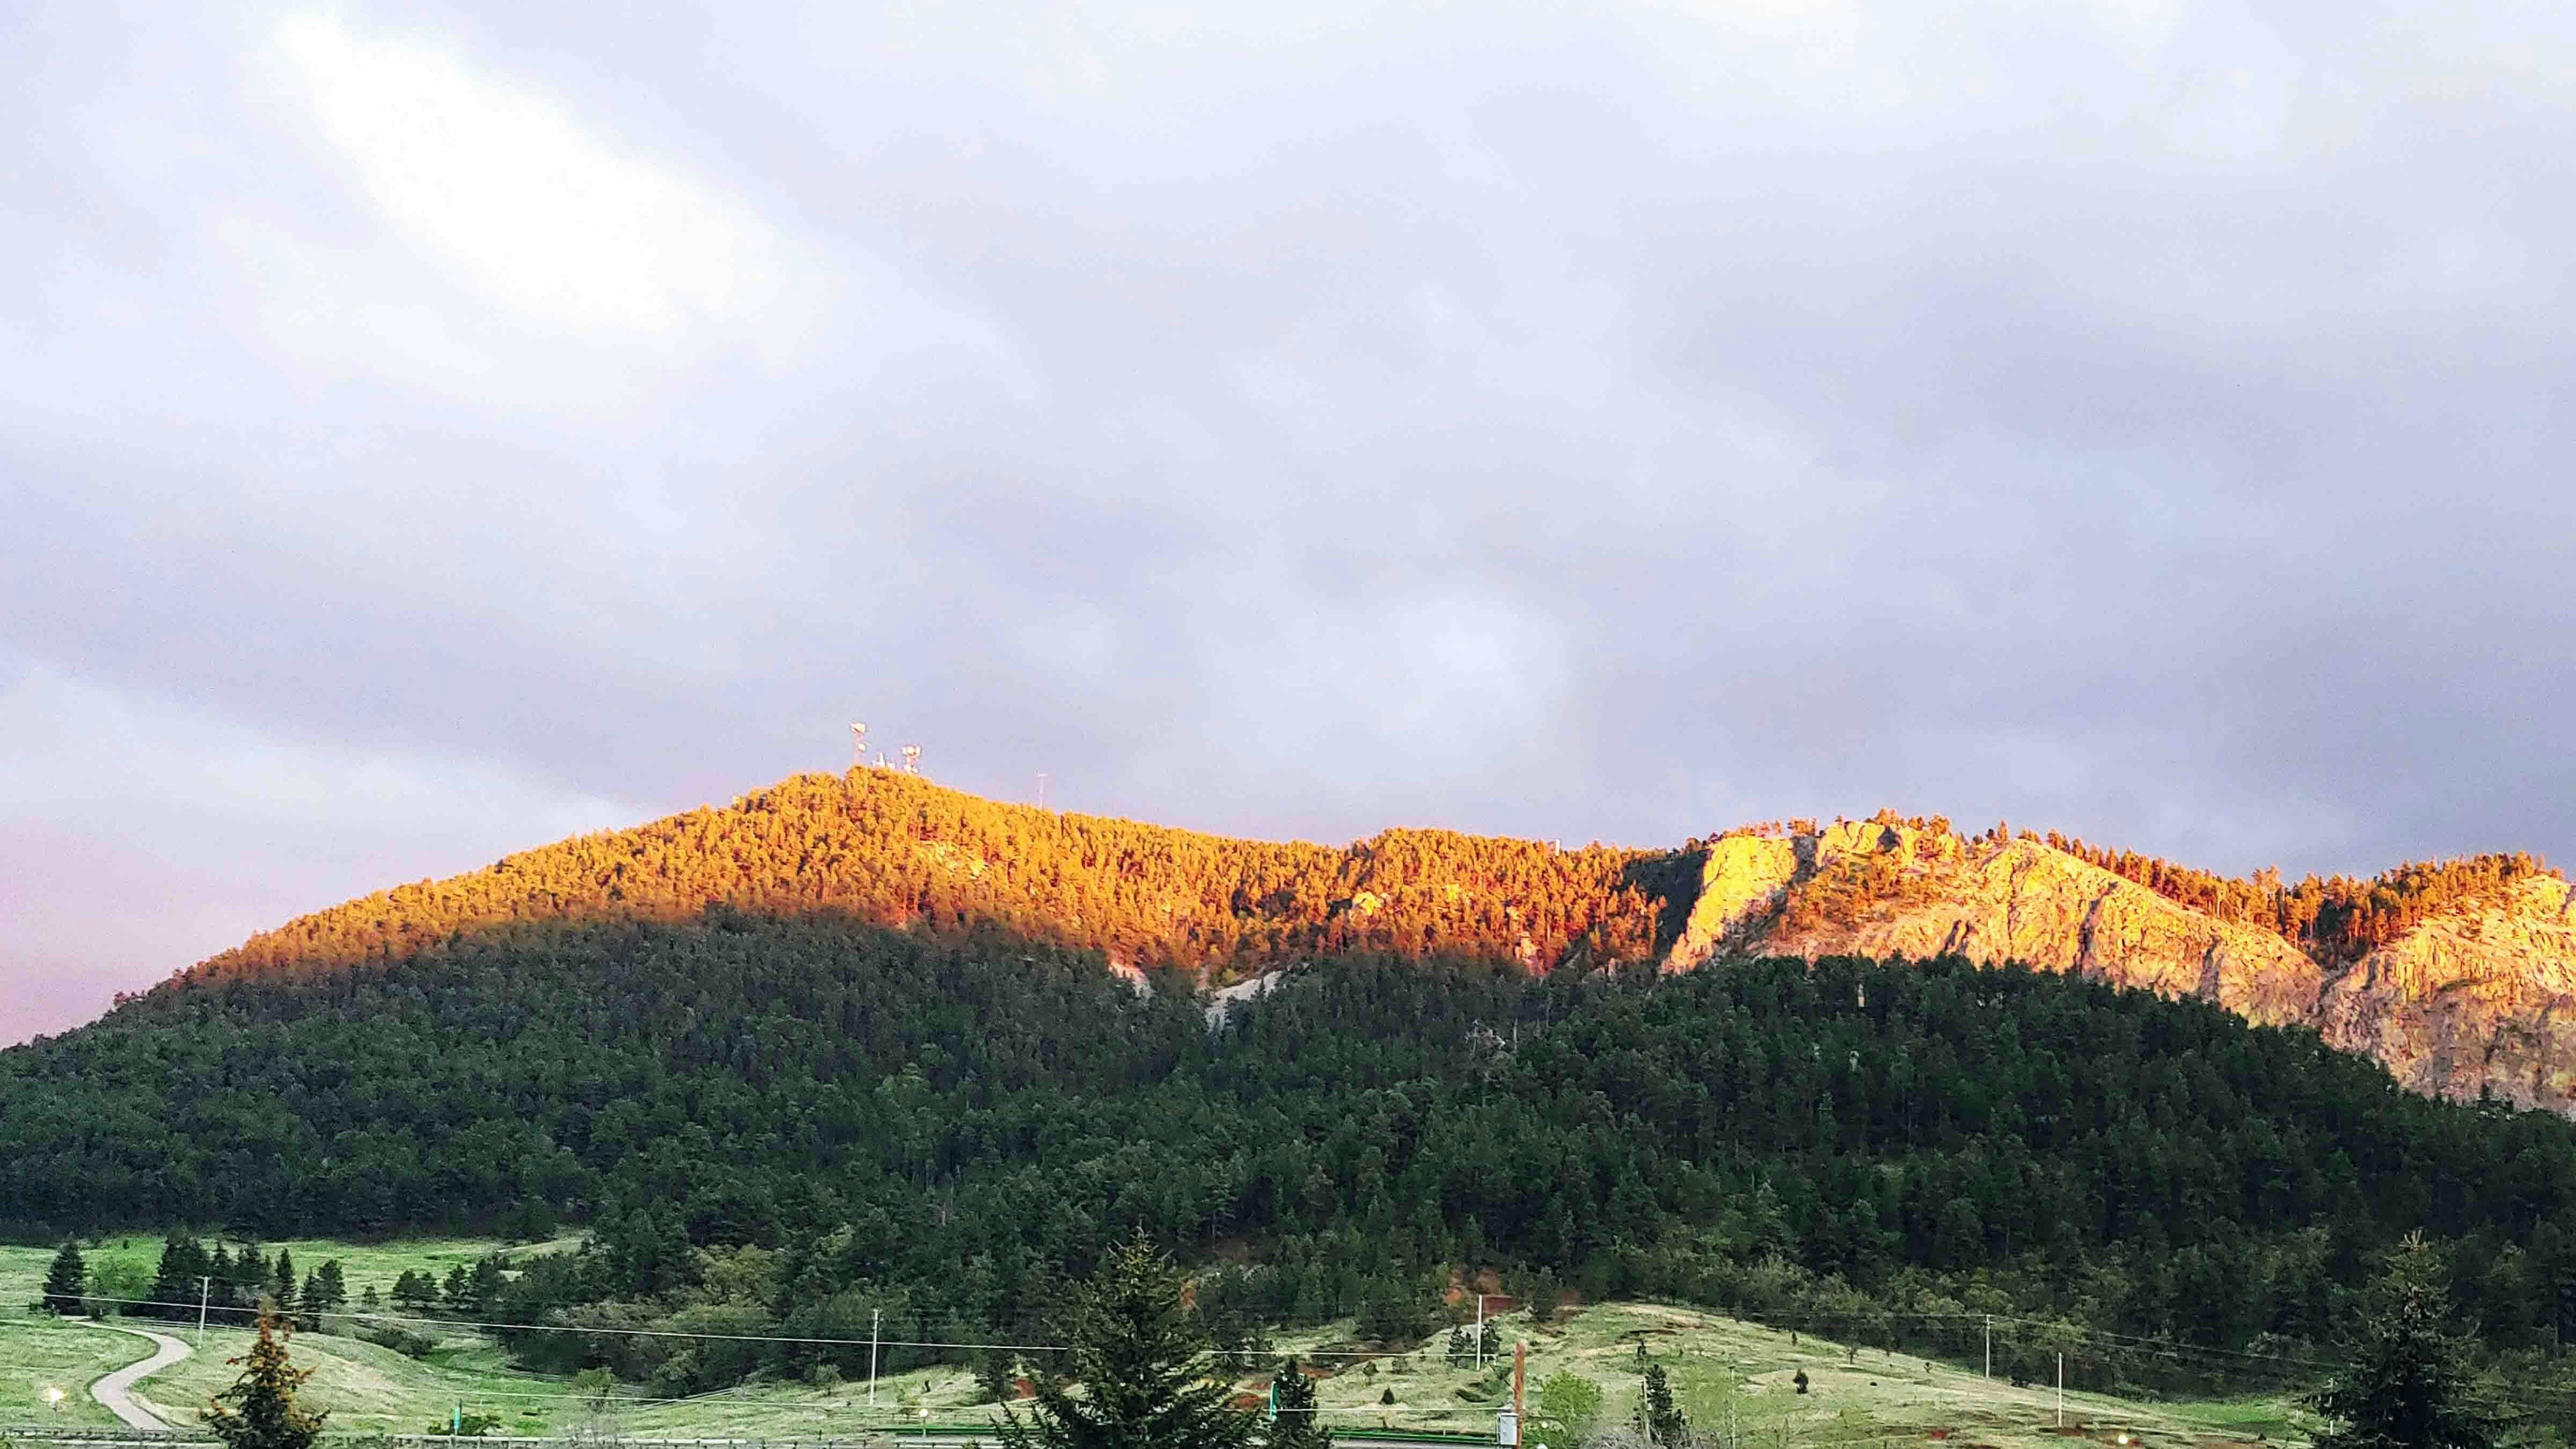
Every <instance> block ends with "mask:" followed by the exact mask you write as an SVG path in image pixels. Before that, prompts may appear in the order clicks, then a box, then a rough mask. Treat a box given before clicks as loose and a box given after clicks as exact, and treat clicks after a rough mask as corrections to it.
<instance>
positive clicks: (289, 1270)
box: [269, 1248, 297, 1317]
mask: <svg viewBox="0 0 2576 1449" xmlns="http://www.w3.org/2000/svg"><path fill="white" fill-rule="evenodd" d="M273 1271H274V1272H275V1274H276V1281H275V1284H274V1286H273V1287H271V1288H270V1289H269V1297H270V1298H271V1299H273V1300H274V1301H275V1302H276V1304H277V1311H278V1312H280V1313H283V1314H286V1315H288V1316H290V1317H292V1316H293V1315H294V1313H295V1304H296V1301H297V1300H296V1296H295V1255H294V1254H293V1253H290V1252H288V1251H286V1250H285V1249H284V1248H280V1249H278V1250H277V1267H276V1268H275V1269H274V1270H273Z"/></svg>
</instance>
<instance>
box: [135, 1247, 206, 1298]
mask: <svg viewBox="0 0 2576 1449" xmlns="http://www.w3.org/2000/svg"><path fill="white" fill-rule="evenodd" d="M206 1268H207V1259H206V1249H205V1245H204V1244H202V1243H200V1242H198V1241H197V1240H196V1239H194V1238H191V1237H188V1236H187V1235H185V1234H182V1233H173V1234H171V1235H170V1236H169V1237H167V1238H164V1239H163V1240H162V1242H161V1263H160V1266H159V1267H157V1268H155V1269H153V1271H152V1292H151V1298H152V1303H153V1305H154V1306H153V1307H152V1308H151V1309H150V1310H149V1311H150V1312H151V1313H152V1314H153V1315H155V1316H156V1317H161V1318H180V1317H186V1316H189V1315H188V1311H187V1309H186V1307H184V1306H183V1305H192V1304H194V1303H195V1302H196V1301H197V1293H198V1288H199V1284H198V1279H200V1278H201V1277H203V1276H205V1273H206Z"/></svg>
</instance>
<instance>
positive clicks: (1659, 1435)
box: [1644, 1363, 1690, 1444]
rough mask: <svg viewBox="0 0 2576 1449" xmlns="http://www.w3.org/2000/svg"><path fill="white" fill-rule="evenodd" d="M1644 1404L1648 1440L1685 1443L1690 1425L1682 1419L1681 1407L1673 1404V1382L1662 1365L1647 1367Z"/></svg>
mask: <svg viewBox="0 0 2576 1449" xmlns="http://www.w3.org/2000/svg"><path fill="white" fill-rule="evenodd" d="M1644 1404H1645V1414H1644V1417H1645V1420H1646V1436H1647V1437H1648V1438H1650V1439H1652V1440H1654V1441H1655V1442H1656V1443H1658V1444H1679V1443H1681V1442H1683V1439H1684V1436H1686V1435H1687V1434H1689V1432H1690V1425H1689V1423H1688V1422H1686V1421H1685V1420H1684V1419H1683V1418H1682V1410H1681V1406H1680V1405H1679V1404H1676V1403H1674V1402H1673V1385H1672V1380H1671V1379H1669V1378H1668V1377H1666V1376H1665V1374H1664V1366H1663V1365H1662V1364H1659V1363H1650V1364H1648V1365H1646V1391H1645V1399H1644Z"/></svg>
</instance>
